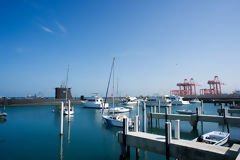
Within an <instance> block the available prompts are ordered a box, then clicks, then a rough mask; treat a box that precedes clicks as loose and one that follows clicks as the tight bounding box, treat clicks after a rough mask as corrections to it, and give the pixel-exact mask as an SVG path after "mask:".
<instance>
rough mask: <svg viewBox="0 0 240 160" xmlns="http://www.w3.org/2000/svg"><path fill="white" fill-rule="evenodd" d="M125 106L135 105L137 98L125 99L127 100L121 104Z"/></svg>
mask: <svg viewBox="0 0 240 160" xmlns="http://www.w3.org/2000/svg"><path fill="white" fill-rule="evenodd" d="M123 104H125V105H134V104H137V98H136V97H130V96H129V97H127V100H126V101H125V102H123Z"/></svg>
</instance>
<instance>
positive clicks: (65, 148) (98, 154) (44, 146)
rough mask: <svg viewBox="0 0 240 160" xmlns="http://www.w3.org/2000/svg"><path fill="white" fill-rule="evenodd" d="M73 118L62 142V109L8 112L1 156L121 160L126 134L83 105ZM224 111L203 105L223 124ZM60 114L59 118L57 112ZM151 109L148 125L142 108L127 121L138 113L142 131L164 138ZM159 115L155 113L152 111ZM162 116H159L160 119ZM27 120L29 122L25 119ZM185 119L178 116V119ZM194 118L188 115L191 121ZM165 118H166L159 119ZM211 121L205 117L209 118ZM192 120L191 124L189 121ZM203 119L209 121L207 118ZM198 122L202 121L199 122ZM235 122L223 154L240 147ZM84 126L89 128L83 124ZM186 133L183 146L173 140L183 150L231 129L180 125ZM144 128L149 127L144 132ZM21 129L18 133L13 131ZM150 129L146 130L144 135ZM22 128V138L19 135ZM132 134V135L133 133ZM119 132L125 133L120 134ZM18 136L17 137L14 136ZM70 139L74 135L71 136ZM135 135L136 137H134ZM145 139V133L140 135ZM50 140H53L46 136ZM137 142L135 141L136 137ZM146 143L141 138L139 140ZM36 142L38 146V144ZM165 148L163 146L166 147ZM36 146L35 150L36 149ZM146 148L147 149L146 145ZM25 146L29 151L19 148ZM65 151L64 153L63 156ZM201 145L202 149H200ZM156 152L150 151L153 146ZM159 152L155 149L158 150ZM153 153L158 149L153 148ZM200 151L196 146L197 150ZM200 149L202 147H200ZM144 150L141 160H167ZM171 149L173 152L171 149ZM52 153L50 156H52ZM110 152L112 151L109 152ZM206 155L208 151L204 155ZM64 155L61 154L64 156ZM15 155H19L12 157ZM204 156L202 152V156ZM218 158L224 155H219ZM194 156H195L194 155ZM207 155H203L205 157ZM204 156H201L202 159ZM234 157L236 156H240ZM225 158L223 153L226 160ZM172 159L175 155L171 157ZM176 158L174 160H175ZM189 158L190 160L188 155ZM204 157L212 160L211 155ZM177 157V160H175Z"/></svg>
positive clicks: (14, 109) (3, 123)
mask: <svg viewBox="0 0 240 160" xmlns="http://www.w3.org/2000/svg"><path fill="white" fill-rule="evenodd" d="M197 106H198V105H197V104H192V105H190V106H188V108H190V109H191V108H196V107H197ZM185 107H186V106H177V107H174V106H173V107H172V112H173V113H175V111H176V110H178V109H181V108H185ZM74 108H75V109H74V111H75V113H74V115H71V117H70V123H69V121H68V115H66V116H63V136H60V137H62V138H60V139H59V132H60V119H61V117H60V111H58V106H45V107H43V106H32V107H31V106H21V107H6V111H7V113H8V117H7V118H6V120H5V121H2V120H1V123H0V125H1V139H0V142H1V145H0V150H1V151H2V157H3V158H4V159H5V160H10V159H16V158H21V159H32V158H34V159H42V158H44V159H75V158H76V157H81V158H90V159H94V158H99V159H103V158H107V159H119V157H120V155H121V147H120V144H119V143H118V142H119V138H118V136H117V135H119V134H120V132H121V131H122V128H118V127H116V128H115V127H111V126H108V125H106V124H105V123H104V121H103V119H102V113H101V110H98V109H88V108H84V107H83V106H81V105H74ZM218 108H221V106H214V105H213V104H210V103H207V104H204V113H205V114H206V115H205V116H208V115H212V114H215V115H216V117H218V118H219V120H220V121H222V116H217V109H218ZM160 109H161V114H163V117H164V111H165V108H162V107H161V108H160ZM52 110H55V112H52ZM150 110H151V107H147V108H146V112H148V113H147V114H146V115H148V119H146V121H145V122H144V112H143V105H142V104H140V105H139V107H138V106H134V109H133V110H132V111H131V112H127V113H125V114H124V115H126V116H127V117H130V118H132V119H135V116H136V115H137V114H138V113H139V121H140V123H139V124H140V126H139V129H138V130H139V131H141V132H143V131H144V130H145V132H146V133H143V134H146V135H147V134H149V136H150V137H152V136H153V137H154V136H157V137H159V136H160V137H161V136H163V137H164V128H165V127H164V123H165V118H163V119H159V122H160V123H158V122H157V123H156V122H155V120H152V123H153V124H152V125H151V124H150V119H149V114H150ZM152 111H154V110H152ZM156 114H158V115H156V116H158V117H159V116H160V115H159V113H156ZM22 115H24V117H22ZM182 116H185V115H178V117H177V118H174V119H181V118H180V117H182ZM186 116H189V115H186ZM154 117H155V114H152V118H154ZM160 117H161V116H160ZM205 118H206V117H205ZM168 119H169V120H171V119H172V120H173V118H171V115H168ZM184 119H186V120H187V119H191V118H186V117H185V118H184ZM202 119H204V118H202ZM199 120H201V118H200V117H199ZM231 121H232V120H229V122H230V123H229V129H230V133H231V136H230V139H229V141H228V143H227V146H228V148H223V149H220V150H222V151H221V152H223V151H227V150H229V149H230V150H232V149H233V148H232V149H231V147H232V145H233V144H235V145H234V146H233V147H236V144H240V143H239V139H240V137H239V134H238V133H239V131H240V129H239V124H238V123H231ZM83 122H84V123H83ZM180 123H181V127H180V132H179V135H180V136H181V143H180V141H175V140H173V142H174V144H175V142H176V143H177V144H178V145H183V144H188V145H191V142H188V141H189V140H192V139H194V138H196V137H198V136H200V135H202V134H203V133H206V132H209V131H212V129H214V130H220V131H222V130H225V131H227V126H226V125H224V124H223V123H209V122H206V121H204V123H203V125H202V126H201V124H200V123H198V124H197V126H198V127H197V128H196V129H193V128H192V126H191V124H189V122H184V121H182V119H181V120H180ZM144 125H145V126H144ZM13 126H18V127H13ZM144 127H145V129H144ZM20 128H21V131H22V132H19V131H18V130H19V129H20ZM129 130H131V129H129ZM119 131H120V132H119ZM16 132H17V133H18V134H15V133H16ZM70 133H71V134H70ZM133 134H134V133H133ZM139 134H140V133H139ZM46 135H48V136H46ZM134 137H136V135H134ZM139 138H141V136H140V137H139ZM33 139H34V140H33ZM162 143H163V144H162V145H164V142H162ZM33 144H34V145H33ZM143 144H146V145H147V144H148V143H147V142H146V143H145V142H144V143H143ZM21 145H24V147H19V146H21ZM60 145H62V149H61V150H60V148H61V146H60ZM199 145H200V144H199ZM130 146H133V147H134V146H135V144H134V143H133V144H130ZM150 146H151V145H150ZM153 146H154V145H153ZM153 146H152V147H150V148H154V147H153ZM195 146H196V145H195ZM200 146H201V145H200ZM133 147H131V149H130V150H131V153H134V154H131V155H130V159H136V154H135V151H136V150H135V149H134V148H133ZM138 147H139V148H140V150H139V155H138V157H139V159H159V160H160V159H165V152H163V151H161V152H160V151H154V150H151V149H150V150H149V149H147V148H144V147H143V148H141V147H140V146H138ZM171 148H172V147H171ZM26 150H28V152H29V154H27V155H26V154H21V153H22V152H24V151H26ZM50 150H51V152H49V151H50ZM91 150H96V151H95V153H94V154H91ZM106 150H107V151H106ZM204 150H206V148H205V149H204ZM60 151H61V152H60ZM11 152H14V153H15V154H8V153H11ZM40 152H46V154H44V156H43V155H42V156H41V155H40V156H37V157H36V155H39V154H40ZM201 152H202V151H201ZM218 152H219V151H218ZM189 153H192V154H193V153H194V152H193V151H192V152H189ZM203 153H204V152H203ZM203 153H202V154H203ZM229 153H234V154H231V155H232V156H235V155H236V153H235V152H230V151H229ZM221 154H223V153H219V155H221ZM170 155H171V154H170ZM171 156H172V155H171ZM189 156H190V155H189ZM205 156H209V155H208V154H206V155H205ZM173 157H174V156H173Z"/></svg>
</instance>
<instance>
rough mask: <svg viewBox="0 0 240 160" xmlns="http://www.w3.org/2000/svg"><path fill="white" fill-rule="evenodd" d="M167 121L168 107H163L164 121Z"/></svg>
mask: <svg viewBox="0 0 240 160" xmlns="http://www.w3.org/2000/svg"><path fill="white" fill-rule="evenodd" d="M167 121H168V108H167V107H165V122H167Z"/></svg>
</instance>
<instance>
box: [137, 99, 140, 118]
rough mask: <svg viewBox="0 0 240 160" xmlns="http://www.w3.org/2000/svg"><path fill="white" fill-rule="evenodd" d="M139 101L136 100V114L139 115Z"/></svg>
mask: <svg viewBox="0 0 240 160" xmlns="http://www.w3.org/2000/svg"><path fill="white" fill-rule="evenodd" d="M139 103H140V102H139V101H137V115H138V116H139Z"/></svg>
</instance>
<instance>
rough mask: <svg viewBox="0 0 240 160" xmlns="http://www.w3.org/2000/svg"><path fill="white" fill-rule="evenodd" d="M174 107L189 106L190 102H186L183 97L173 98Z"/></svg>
mask: <svg viewBox="0 0 240 160" xmlns="http://www.w3.org/2000/svg"><path fill="white" fill-rule="evenodd" d="M170 98H171V99H172V105H187V104H190V103H189V101H184V100H183V97H181V96H171V97H170Z"/></svg>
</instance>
